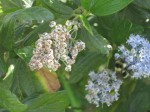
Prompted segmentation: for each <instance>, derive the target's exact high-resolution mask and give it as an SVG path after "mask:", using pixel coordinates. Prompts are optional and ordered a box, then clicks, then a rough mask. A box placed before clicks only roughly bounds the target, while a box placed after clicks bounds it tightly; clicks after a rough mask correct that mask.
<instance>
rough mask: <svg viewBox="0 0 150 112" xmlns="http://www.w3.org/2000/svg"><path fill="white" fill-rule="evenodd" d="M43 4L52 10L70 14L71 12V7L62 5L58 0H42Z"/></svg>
mask: <svg viewBox="0 0 150 112" xmlns="http://www.w3.org/2000/svg"><path fill="white" fill-rule="evenodd" d="M42 2H43V4H44V5H46V6H47V7H49V8H50V9H52V10H54V11H55V12H57V13H60V14H64V15H70V14H72V11H73V10H72V8H70V7H68V6H66V5H64V4H63V3H62V2H60V1H58V0H42Z"/></svg>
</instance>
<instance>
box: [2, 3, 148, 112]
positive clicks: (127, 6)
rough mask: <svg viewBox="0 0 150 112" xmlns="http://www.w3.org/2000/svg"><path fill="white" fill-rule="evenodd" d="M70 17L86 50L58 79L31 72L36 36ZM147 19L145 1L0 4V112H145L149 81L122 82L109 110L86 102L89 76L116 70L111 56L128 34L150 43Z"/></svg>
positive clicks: (43, 71)
mask: <svg viewBox="0 0 150 112" xmlns="http://www.w3.org/2000/svg"><path fill="white" fill-rule="evenodd" d="M73 18H75V19H77V20H79V21H80V22H81V23H82V27H81V29H80V30H79V31H78V34H77V38H78V39H80V40H82V41H83V42H85V44H86V49H85V50H84V51H83V52H82V53H80V54H79V56H78V58H77V60H76V63H75V64H74V65H73V67H72V71H71V72H69V73H67V72H65V71H64V68H63V67H61V68H60V69H59V70H58V71H57V72H56V74H57V76H58V77H57V76H55V75H56V74H55V73H53V74H51V73H49V72H47V70H46V69H42V70H41V71H40V70H38V71H34V72H32V71H31V70H30V69H29V67H28V63H29V61H30V58H31V56H32V51H33V47H34V44H35V41H36V40H37V39H38V38H39V36H38V35H39V34H41V33H44V32H50V30H51V28H50V27H49V23H50V22H51V21H52V20H54V21H57V22H58V23H61V24H64V22H65V21H66V20H68V19H73ZM149 19H150V1H149V0H67V2H66V3H63V2H61V1H59V0H0V112H65V111H66V112H149V111H150V88H149V86H150V81H149V79H142V80H131V79H125V80H124V83H123V85H122V87H121V90H120V95H121V96H120V99H119V100H118V101H117V102H115V103H114V104H113V105H112V106H110V107H107V106H106V105H103V106H100V107H98V108H97V107H95V106H94V105H91V104H89V103H88V102H87V101H86V99H85V94H86V91H85V85H86V84H87V80H88V73H89V72H90V71H91V70H97V71H98V70H100V69H103V68H105V67H109V68H111V69H114V57H113V54H114V52H115V51H116V48H117V46H119V45H121V44H123V43H125V41H126V39H127V38H128V37H129V35H130V34H132V33H133V34H140V35H144V36H145V37H147V39H149V38H148V37H150V31H149V30H150V22H149ZM109 44H111V45H112V50H111V51H109V48H108V47H106V46H108V45H109ZM12 66H14V69H13V68H12ZM54 74H55V75H54ZM54 77H55V78H54ZM57 78H58V79H57ZM52 79H55V81H54V80H52ZM59 82H60V85H61V87H60V88H59V86H60V85H59ZM58 88H59V90H58Z"/></svg>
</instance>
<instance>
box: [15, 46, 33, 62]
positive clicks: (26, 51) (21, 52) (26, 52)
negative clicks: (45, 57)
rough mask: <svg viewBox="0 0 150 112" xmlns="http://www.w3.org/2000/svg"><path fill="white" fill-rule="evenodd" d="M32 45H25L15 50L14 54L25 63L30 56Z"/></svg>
mask: <svg viewBox="0 0 150 112" xmlns="http://www.w3.org/2000/svg"><path fill="white" fill-rule="evenodd" d="M32 52H33V47H31V46H26V47H24V48H21V49H18V50H16V54H17V55H18V56H19V57H20V58H21V59H23V60H24V61H25V62H26V63H29V61H30V59H31V57H32Z"/></svg>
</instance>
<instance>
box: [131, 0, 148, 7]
mask: <svg viewBox="0 0 150 112" xmlns="http://www.w3.org/2000/svg"><path fill="white" fill-rule="evenodd" d="M133 3H134V4H136V5H137V6H140V7H142V8H145V9H150V1H149V0H134V2H133Z"/></svg>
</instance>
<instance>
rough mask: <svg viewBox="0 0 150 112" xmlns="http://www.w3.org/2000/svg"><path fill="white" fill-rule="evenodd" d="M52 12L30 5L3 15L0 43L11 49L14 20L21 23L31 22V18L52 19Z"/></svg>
mask: <svg viewBox="0 0 150 112" xmlns="http://www.w3.org/2000/svg"><path fill="white" fill-rule="evenodd" d="M53 18H54V16H53V14H52V13H51V12H50V11H48V10H47V9H45V8H42V7H32V8H26V9H20V10H17V11H15V12H13V13H10V14H8V15H7V16H5V17H4V20H3V25H2V29H1V31H0V35H1V37H0V43H1V44H2V45H3V46H4V47H5V48H7V49H11V48H12V46H13V44H14V38H15V37H14V35H15V25H14V24H15V22H16V21H18V22H17V24H18V23H21V24H27V25H29V24H31V23H32V21H33V20H36V21H38V22H41V21H47V20H52V19H53Z"/></svg>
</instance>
